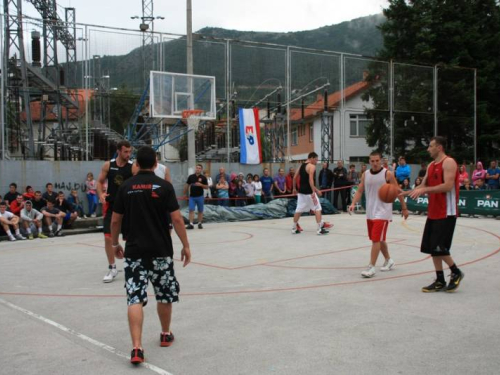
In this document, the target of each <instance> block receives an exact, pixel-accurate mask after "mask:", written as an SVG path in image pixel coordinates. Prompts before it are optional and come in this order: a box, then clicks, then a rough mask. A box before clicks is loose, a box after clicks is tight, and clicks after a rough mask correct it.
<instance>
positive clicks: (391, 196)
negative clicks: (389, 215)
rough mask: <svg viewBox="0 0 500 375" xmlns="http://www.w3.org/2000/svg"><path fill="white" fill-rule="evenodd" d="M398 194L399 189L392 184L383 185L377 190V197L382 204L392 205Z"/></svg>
mask: <svg viewBox="0 0 500 375" xmlns="http://www.w3.org/2000/svg"><path fill="white" fill-rule="evenodd" d="M398 194H399V188H398V187H397V186H396V185H393V184H384V185H382V186H381V187H380V189H379V190H378V197H379V198H380V200H381V201H382V202H385V203H392V202H394V201H395V200H396V198H397V196H398Z"/></svg>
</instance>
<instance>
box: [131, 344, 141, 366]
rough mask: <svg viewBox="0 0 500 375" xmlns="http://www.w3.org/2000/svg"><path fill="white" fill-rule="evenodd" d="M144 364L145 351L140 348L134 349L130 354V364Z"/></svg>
mask: <svg viewBox="0 0 500 375" xmlns="http://www.w3.org/2000/svg"><path fill="white" fill-rule="evenodd" d="M142 362H144V350H142V349H139V348H134V349H132V353H131V354H130V363H132V364H134V365H138V364H139V363H142Z"/></svg>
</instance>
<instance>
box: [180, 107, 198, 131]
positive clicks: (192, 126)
mask: <svg viewBox="0 0 500 375" xmlns="http://www.w3.org/2000/svg"><path fill="white" fill-rule="evenodd" d="M202 113H203V111H202V110H200V109H192V110H187V111H183V112H182V118H184V119H186V120H187V126H188V129H189V130H193V131H197V130H198V125H199V124H200V121H201V114H202Z"/></svg>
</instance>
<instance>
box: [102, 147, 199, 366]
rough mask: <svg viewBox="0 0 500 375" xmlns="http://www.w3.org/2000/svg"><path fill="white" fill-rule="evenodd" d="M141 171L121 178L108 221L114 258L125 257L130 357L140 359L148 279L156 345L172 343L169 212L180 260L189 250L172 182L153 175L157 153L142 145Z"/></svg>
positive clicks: (174, 290) (175, 292)
mask: <svg viewBox="0 0 500 375" xmlns="http://www.w3.org/2000/svg"><path fill="white" fill-rule="evenodd" d="M137 164H138V165H139V168H140V170H139V173H138V174H137V175H135V176H133V177H132V178H130V179H129V180H127V181H125V182H124V183H123V184H122V185H121V186H120V188H119V190H118V193H117V194H116V197H115V201H114V206H113V217H112V220H111V238H112V247H113V249H114V251H115V255H116V257H117V258H119V259H121V258H123V257H125V262H124V271H125V280H126V282H125V289H126V292H127V304H128V319H129V327H130V335H131V336H132V345H133V349H132V353H131V358H130V361H131V362H132V363H133V364H139V363H141V362H143V361H144V350H143V347H142V342H141V336H142V325H143V306H146V304H147V302H148V295H147V292H146V290H147V287H148V282H149V281H151V283H152V284H153V287H154V290H155V295H156V301H157V311H158V317H159V318H160V323H161V328H162V332H161V334H160V346H164V347H166V346H170V345H171V344H172V343H173V341H174V335H173V333H172V332H171V331H170V322H171V317H172V303H173V302H177V301H178V300H179V283H178V282H177V279H176V278H175V272H174V263H173V256H174V251H173V246H172V238H171V237H170V233H169V231H168V223H167V221H166V220H165V217H166V213H167V212H170V215H171V218H172V223H173V225H174V228H175V232H176V233H177V236H178V237H179V239H180V240H181V242H182V246H183V247H182V250H181V260H182V261H184V266H186V265H187V264H188V263H189V262H190V260H191V251H190V249H189V243H188V239H187V235H186V229H185V228H184V220H183V218H182V216H181V214H180V211H179V204H178V203H177V198H176V196H175V192H174V188H173V186H172V184H171V183H169V182H168V181H165V180H164V179H162V178H160V177H157V176H155V174H154V172H153V171H154V167H155V165H156V157H155V152H154V150H153V149H152V148H150V147H142V148H140V149H139V151H138V152H137ZM120 229H121V230H122V232H123V237H124V238H126V245H125V252H124V251H123V248H122V247H121V245H120V244H119V243H118V237H119V235H120Z"/></svg>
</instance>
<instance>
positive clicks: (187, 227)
mask: <svg viewBox="0 0 500 375" xmlns="http://www.w3.org/2000/svg"><path fill="white" fill-rule="evenodd" d="M186 229H194V227H193V226H192V225H191V224H189V225H186Z"/></svg>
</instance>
